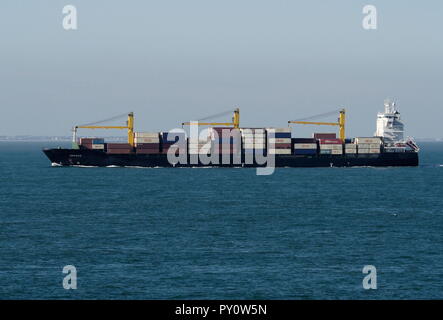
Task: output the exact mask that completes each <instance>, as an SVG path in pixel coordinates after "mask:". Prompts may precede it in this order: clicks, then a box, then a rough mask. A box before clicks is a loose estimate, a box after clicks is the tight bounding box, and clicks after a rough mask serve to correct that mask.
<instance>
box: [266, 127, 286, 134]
mask: <svg viewBox="0 0 443 320" xmlns="http://www.w3.org/2000/svg"><path fill="white" fill-rule="evenodd" d="M266 130H267V131H268V132H269V131H272V130H273V131H274V132H282V133H290V132H291V128H289V127H288V128H266Z"/></svg>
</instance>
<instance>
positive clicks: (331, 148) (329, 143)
mask: <svg viewBox="0 0 443 320" xmlns="http://www.w3.org/2000/svg"><path fill="white" fill-rule="evenodd" d="M318 142H319V144H320V154H333V155H340V154H343V141H342V140H341V139H319V140H318Z"/></svg>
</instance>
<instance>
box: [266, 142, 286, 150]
mask: <svg viewBox="0 0 443 320" xmlns="http://www.w3.org/2000/svg"><path fill="white" fill-rule="evenodd" d="M272 145H273V146H272ZM268 147H272V149H291V144H290V143H274V144H272V143H268Z"/></svg>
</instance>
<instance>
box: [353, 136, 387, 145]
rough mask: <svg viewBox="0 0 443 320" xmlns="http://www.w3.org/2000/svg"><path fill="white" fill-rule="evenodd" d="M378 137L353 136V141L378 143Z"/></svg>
mask: <svg viewBox="0 0 443 320" xmlns="http://www.w3.org/2000/svg"><path fill="white" fill-rule="evenodd" d="M380 141H381V140H380V138H379V137H375V138H365V137H360V138H355V142H356V143H357V144H371V143H380Z"/></svg>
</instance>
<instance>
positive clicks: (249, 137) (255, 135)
mask: <svg viewBox="0 0 443 320" xmlns="http://www.w3.org/2000/svg"><path fill="white" fill-rule="evenodd" d="M240 131H241V137H242V141H243V150H244V151H245V153H253V152H254V149H257V150H258V151H257V152H258V153H260V154H264V150H265V149H266V132H265V129H262V128H242V129H240Z"/></svg>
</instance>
